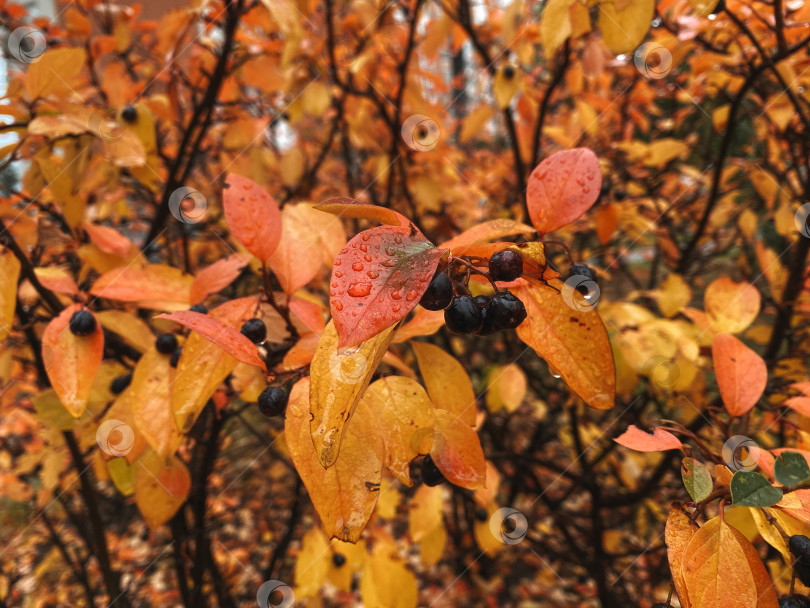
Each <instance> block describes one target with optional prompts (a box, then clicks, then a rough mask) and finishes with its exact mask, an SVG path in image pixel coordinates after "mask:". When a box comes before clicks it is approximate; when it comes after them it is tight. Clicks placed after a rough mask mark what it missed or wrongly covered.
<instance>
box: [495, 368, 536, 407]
mask: <svg viewBox="0 0 810 608" xmlns="http://www.w3.org/2000/svg"><path fill="white" fill-rule="evenodd" d="M527 387H528V386H527V381H526V374H524V373H523V370H522V369H520V366H518V365H516V364H515V363H510V364H509V365H503V366H498V367H496V368H495V369H493V370H492V371H491V372H490V374H489V382H488V385H487V408H489V411H490V412H493V413H494V412H497V411H498V410H500V409H505V410H506V411H507V412H514V411H515V410H516V409H518V408H519V407H520V404H521V403H523V399H524V398H525V397H526V389H527Z"/></svg>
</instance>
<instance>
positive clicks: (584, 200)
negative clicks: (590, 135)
mask: <svg viewBox="0 0 810 608" xmlns="http://www.w3.org/2000/svg"><path fill="white" fill-rule="evenodd" d="M601 188H602V171H601V169H600V168H599V161H598V159H597V158H596V154H594V153H593V152H592V151H591V150H590V149H588V148H574V149H573V150H563V151H562V152H557V153H556V154H552V155H551V156H549V157H548V158H547V159H546V160H544V161H543V162H542V163H540V164H539V165H537V167H535V169H534V171H532V174H531V175H530V176H529V184H528V187H527V189H526V204H527V207H528V209H529V219H530V220H531V222H532V224H533V225H534V227H535V228H537V231H538V232H539V233H541V234H546V233H548V232H551V231H552V230H557V228H561V227H563V226H565V225H566V224H570V223H571V222H573V221H574V220H575V219H577V218H578V217H579V216H581V215H582V214H583V213H585V212H586V211H587V210H588V209H590V208H591V206H592V205H593V204H594V203H595V202H596V199H597V198H599V190H600V189H601Z"/></svg>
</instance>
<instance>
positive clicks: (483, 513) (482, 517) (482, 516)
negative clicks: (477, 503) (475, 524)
mask: <svg viewBox="0 0 810 608" xmlns="http://www.w3.org/2000/svg"><path fill="white" fill-rule="evenodd" d="M475 519H477V520H478V521H480V522H485V521H486V520H488V519H489V512H488V511H487V510H486V509H485V508H484V507H481V508H480V509H478V510H477V511H476V512H475Z"/></svg>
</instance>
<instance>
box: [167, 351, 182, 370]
mask: <svg viewBox="0 0 810 608" xmlns="http://www.w3.org/2000/svg"><path fill="white" fill-rule="evenodd" d="M182 354H183V349H182V348H176V349H175V350H174V352H173V353H172V358H171V359H169V365H171V366H172V367H177V363H178V362H179V361H180V355H182Z"/></svg>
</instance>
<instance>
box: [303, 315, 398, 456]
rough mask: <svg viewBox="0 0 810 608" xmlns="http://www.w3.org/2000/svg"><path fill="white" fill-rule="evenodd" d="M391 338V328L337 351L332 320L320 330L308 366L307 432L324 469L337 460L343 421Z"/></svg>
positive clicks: (345, 420) (392, 335) (367, 381)
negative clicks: (308, 419)
mask: <svg viewBox="0 0 810 608" xmlns="http://www.w3.org/2000/svg"><path fill="white" fill-rule="evenodd" d="M393 337H394V328H393V327H390V328H388V329H386V330H384V331H383V332H382V333H379V334H377V335H376V336H374V337H373V338H371V339H369V340H366V341H365V342H363V344H361V345H360V346H357V347H354V348H343V349H338V347H337V344H338V335H337V329H336V328H335V323H334V320H332V321H330V322H329V324H328V325H327V326H326V329H324V330H323V334H321V338H320V340H319V341H318V347H317V348H316V350H315V357H314V358H313V359H312V365H310V376H311V377H312V379H313V380H312V385H311V387H310V391H311V394H310V409H311V413H312V418H311V422H310V432H311V434H312V443H313V444H314V445H315V451H316V452H317V454H318V458H320V461H321V465H322V466H323V467H327V468H328V467H331V466H332V465H333V464H334V463H335V461H336V460H337V457H338V452H339V451H340V445H341V440H342V437H343V432H344V430H345V426H346V422H347V421H348V420H349V418H350V417H351V416H352V414H353V412H354V410H355V408H356V407H357V404H358V402H359V401H360V398H361V397H362V396H363V392H364V391H365V390H366V387H367V386H368V384H369V382H370V381H371V376H373V375H374V372H375V371H376V369H377V366H378V365H379V364H380V361H382V358H383V356H384V355H385V350H386V349H387V348H388V345H389V344H390V343H391V339H392V338H393Z"/></svg>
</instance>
